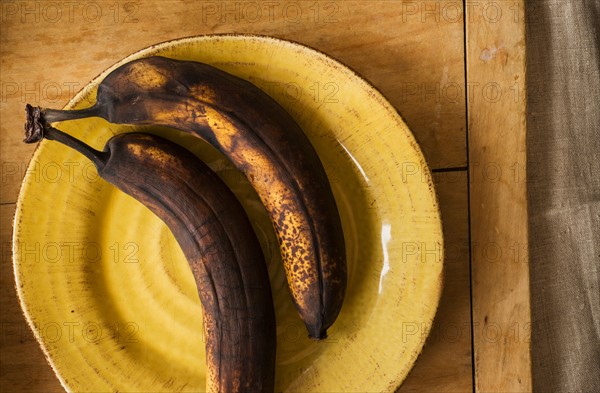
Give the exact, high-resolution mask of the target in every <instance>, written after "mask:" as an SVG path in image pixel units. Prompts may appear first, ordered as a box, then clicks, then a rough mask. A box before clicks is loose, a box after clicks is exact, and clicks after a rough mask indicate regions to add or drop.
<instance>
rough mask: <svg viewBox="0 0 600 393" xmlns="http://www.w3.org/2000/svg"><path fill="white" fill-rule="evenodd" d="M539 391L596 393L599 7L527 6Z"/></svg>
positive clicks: (599, 332)
mask: <svg viewBox="0 0 600 393" xmlns="http://www.w3.org/2000/svg"><path fill="white" fill-rule="evenodd" d="M526 15H527V78H528V79H527V83H528V85H527V86H528V109H527V112H528V114H527V134H528V135H527V149H528V153H527V161H528V162H527V175H528V198H529V233H530V234H529V247H530V248H529V253H530V263H531V309H532V367H533V387H534V391H535V392H600V287H599V281H600V1H599V0H595V1H581V0H574V1H569V0H559V1H557V0H530V1H528V2H526Z"/></svg>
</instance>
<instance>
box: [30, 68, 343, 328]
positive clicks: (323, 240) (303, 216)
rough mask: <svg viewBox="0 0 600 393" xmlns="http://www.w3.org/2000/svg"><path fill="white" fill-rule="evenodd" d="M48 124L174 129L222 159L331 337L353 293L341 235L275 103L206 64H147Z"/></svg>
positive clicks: (322, 183)
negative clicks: (87, 121) (265, 221)
mask: <svg viewBox="0 0 600 393" xmlns="http://www.w3.org/2000/svg"><path fill="white" fill-rule="evenodd" d="M41 114H42V117H43V118H44V119H45V120H44V121H46V122H48V123H53V122H56V121H64V120H69V119H78V118H84V117H90V116H98V117H102V118H104V119H106V120H108V121H109V122H112V123H119V124H138V125H144V124H146V125H151V124H154V125H163V126H168V127H173V128H177V129H179V130H182V131H186V132H189V133H192V134H194V135H196V136H199V137H200V138H202V139H204V140H206V141H207V142H209V143H211V144H212V145H213V146H215V147H216V148H217V149H218V150H220V151H221V152H222V153H224V154H225V155H226V156H227V157H228V158H229V159H230V160H231V161H232V162H233V163H234V165H236V167H237V168H238V169H239V170H241V171H242V172H243V173H244V174H245V175H246V177H247V178H248V180H249V181H250V183H251V184H252V185H253V187H254V188H255V189H256V191H257V193H258V195H259V197H260V198H261V200H262V202H263V204H264V205H265V207H266V210H267V212H268V214H269V216H270V218H271V221H272V223H273V226H274V228H275V232H276V234H277V238H278V240H279V244H280V249H281V253H282V258H283V262H284V266H285V271H286V275H287V281H288V286H289V288H290V291H291V294H292V297H293V299H294V302H295V304H296V308H297V310H298V312H299V314H300V317H301V318H302V320H303V321H304V323H305V325H306V327H307V329H308V332H309V335H310V336H311V337H312V338H315V339H322V338H325V337H326V331H327V328H328V327H329V326H331V324H333V322H334V321H335V319H336V318H337V315H338V314H339V311H340V309H341V307H342V301H343V297H344V292H345V288H346V250H345V245H344V236H343V232H342V226H341V222H340V218H339V214H338V210H337V206H336V203H335V200H334V198H333V193H332V191H331V187H330V185H329V182H328V180H327V176H326V174H325V170H324V169H323V166H322V164H321V162H320V160H319V157H318V156H317V154H316V152H315V150H314V148H313V147H312V146H311V144H310V142H309V140H308V138H307V137H306V136H305V135H304V133H303V132H302V130H301V129H300V127H299V126H298V124H297V123H296V122H295V121H294V120H293V119H292V118H291V117H290V116H289V114H288V113H287V112H286V111H285V110H284V109H283V108H282V107H281V106H280V105H279V104H277V103H276V102H275V101H274V100H273V99H271V98H270V97H269V96H268V95H267V94H265V93H264V92H263V91H261V90H260V89H258V88H257V87H256V86H254V85H253V84H251V83H249V82H247V81H244V80H242V79H240V78H237V77H235V76H233V75H230V74H228V73H225V72H223V71H221V70H218V69H216V68H214V67H212V66H209V65H207V64H202V63H198V62H191V61H178V60H173V59H168V58H164V57H148V58H143V59H139V60H134V61H131V62H129V63H127V64H124V65H122V66H121V67H119V68H117V69H115V70H114V71H113V72H111V73H110V74H109V75H108V76H107V77H106V78H105V79H104V80H103V81H102V83H101V84H100V85H99V87H98V93H97V97H96V103H95V105H93V106H92V107H90V108H87V109H82V110H74V111H61V110H52V109H44V110H42V111H41Z"/></svg>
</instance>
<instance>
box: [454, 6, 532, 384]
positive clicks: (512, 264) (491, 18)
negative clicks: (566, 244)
mask: <svg viewBox="0 0 600 393" xmlns="http://www.w3.org/2000/svg"><path fill="white" fill-rule="evenodd" d="M478 4H479V6H478V7H477V8H476V7H471V8H472V9H469V8H467V19H466V20H467V24H466V26H467V37H468V39H467V80H468V82H469V83H470V84H471V85H472V86H473V87H474V88H473V89H472V90H471V91H469V92H468V113H469V115H468V121H469V123H468V124H469V128H468V135H469V171H470V179H471V181H470V195H471V203H470V214H471V241H472V283H471V285H472V292H473V327H474V328H473V340H474V352H475V353H474V356H475V387H476V390H477V391H478V392H500V391H502V392H527V391H531V359H530V344H529V343H530V341H529V337H530V305H529V270H528V258H527V196H526V188H525V131H526V124H525V103H524V102H525V101H524V99H525V97H524V93H525V36H524V18H523V12H522V11H523V3H522V2H521V1H513V2H504V1H502V2H492V1H483V2H480V3H478ZM484 10H487V11H484Z"/></svg>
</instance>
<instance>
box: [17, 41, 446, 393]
mask: <svg viewBox="0 0 600 393" xmlns="http://www.w3.org/2000/svg"><path fill="white" fill-rule="evenodd" d="M219 38H224V39H227V38H234V39H242V40H243V39H254V40H259V41H262V42H263V43H267V42H269V41H270V42H274V43H279V44H282V45H291V46H293V47H297V48H299V49H300V50H302V51H304V52H306V51H309V52H312V53H313V54H316V55H318V56H320V57H322V58H324V59H325V60H326V61H328V62H332V63H333V64H335V65H336V66H337V69H338V70H341V71H347V72H350V73H351V74H352V75H353V76H354V77H355V78H356V79H357V80H358V81H360V83H362V84H364V85H365V86H366V87H367V88H368V89H370V90H371V91H373V92H374V93H375V96H374V98H376V100H377V102H378V103H380V104H382V105H383V107H384V108H385V109H386V111H388V112H389V113H391V114H392V115H393V116H395V117H397V118H398V119H399V120H400V122H401V123H403V124H404V125H405V126H406V132H404V135H405V136H406V137H407V138H408V142H409V143H410V145H411V147H412V148H413V149H414V152H415V155H416V157H418V159H419V163H420V164H421V169H422V171H423V173H422V176H423V178H424V179H425V180H426V184H427V186H428V189H429V193H430V196H431V199H432V202H433V203H432V208H434V209H435V213H436V220H435V221H436V224H437V225H436V227H437V231H438V233H439V234H440V237H439V239H437V240H439V241H440V263H441V269H440V271H439V276H438V277H435V280H434V279H432V281H436V283H437V285H435V288H434V291H433V292H434V293H433V295H434V296H433V297H434V298H435V304H431V305H430V306H431V310H432V311H431V312H429V313H428V315H427V320H428V322H429V329H428V331H427V334H424V335H422V339H421V340H420V343H419V345H418V349H417V351H416V352H415V354H414V356H411V357H410V361H409V362H407V364H406V365H407V366H408V367H407V372H406V373H404V374H403V375H400V376H399V380H397V379H396V377H397V376H398V375H394V377H393V378H392V379H391V380H390V383H389V384H388V390H386V391H388V392H395V391H396V390H397V389H398V388H400V386H401V385H402V384H403V382H404V381H405V380H406V378H407V376H408V375H409V374H410V371H411V370H412V369H413V367H414V365H415V362H416V360H417V358H418V357H419V356H420V354H421V353H422V352H423V348H424V346H425V343H426V341H427V338H428V337H429V335H430V334H431V327H432V325H433V322H434V319H435V317H436V316H437V311H438V308H439V305H440V299H441V295H442V291H443V288H444V284H445V283H444V280H445V269H446V261H445V246H444V245H445V238H444V233H443V225H442V223H443V221H442V220H443V217H442V214H441V209H440V204H439V198H438V193H437V190H436V186H435V184H434V181H433V172H432V170H431V168H430V166H429V164H428V163H427V160H426V158H425V155H424V154H423V150H422V149H421V146H420V145H419V143H418V142H417V140H416V138H415V136H414V134H413V132H412V131H411V129H410V128H409V126H408V124H407V122H406V121H405V119H404V118H403V116H402V114H401V113H400V111H399V110H398V109H397V108H396V107H394V106H393V105H392V104H391V103H390V102H389V101H388V99H387V98H386V97H385V95H384V94H383V93H382V92H381V91H380V90H379V89H378V88H377V87H375V86H374V85H373V84H372V83H371V82H370V81H369V80H368V79H367V78H365V77H363V76H362V75H361V74H360V73H359V72H358V71H356V70H355V69H353V68H352V67H351V66H349V65H347V64H346V63H344V62H342V61H340V60H338V59H336V58H334V57H333V56H331V55H329V54H327V53H325V52H323V51H321V50H319V49H318V48H315V47H313V46H311V45H308V44H305V43H301V42H299V41H296V40H291V39H287V38H286V39H284V38H279V37H275V36H272V35H266V34H255V33H248V34H246V33H211V34H199V35H191V36H184V37H179V38H173V39H169V40H165V41H161V42H158V43H155V44H152V45H149V46H146V47H143V48H141V49H138V50H136V51H134V52H132V53H130V54H129V55H127V56H125V57H123V58H121V59H120V60H117V61H116V62H115V63H113V64H112V65H111V66H109V67H107V68H105V69H104V70H103V71H101V72H100V73H98V74H97V75H96V76H94V77H93V78H91V79H90V80H89V81H88V82H86V84H85V85H84V86H83V87H82V88H81V89H80V90H79V91H78V92H77V93H75V94H74V95H73V97H71V98H70V99H69V101H68V102H67V103H66V104H65V105H64V106H63V109H71V108H72V107H73V106H74V105H76V104H78V103H79V102H81V101H82V100H83V99H84V98H85V97H86V96H87V95H88V94H89V93H90V91H91V90H93V89H94V88H96V86H97V85H98V84H99V83H100V82H101V79H103V78H104V77H106V75H108V74H109V73H110V72H112V71H113V70H114V69H116V68H118V67H120V66H121V65H123V64H125V63H126V62H128V61H131V60H133V59H137V58H143V57H148V56H152V55H157V53H156V52H157V51H160V50H161V49H163V48H169V47H170V46H175V45H181V44H184V43H186V42H197V41H201V40H210V39H219ZM396 132H397V131H396ZM45 143H47V141H45V140H43V141H41V142H40V143H38V144H37V145H36V147H35V149H34V151H33V153H32V156H31V159H30V161H29V163H28V164H27V169H28V171H27V172H26V176H25V177H24V178H23V180H22V182H21V186H20V188H19V194H18V197H17V201H16V203H15V212H14V217H13V221H12V224H13V230H12V236H11V248H12V249H11V253H12V261H13V263H12V265H13V266H12V269H13V274H14V278H15V288H16V292H17V298H18V301H19V305H20V309H21V313H22V314H23V315H24V317H25V320H26V321H27V325H28V326H29V328H30V329H31V331H32V332H33V334H34V337H35V339H36V342H37V343H38V345H39V347H40V348H41V349H42V351H43V353H44V357H45V360H46V362H47V363H48V364H49V365H50V366H51V368H52V371H53V372H54V374H55V375H56V377H57V379H58V380H59V382H60V384H61V386H62V387H63V388H64V389H65V390H66V391H70V390H69V387H68V386H67V383H66V381H65V380H64V377H63V376H62V375H61V374H60V373H59V371H58V369H57V367H56V365H55V363H54V361H53V359H52V357H51V356H50V353H49V350H48V348H47V346H46V344H45V343H44V341H43V340H42V338H41V337H40V336H39V335H38V334H37V333H36V329H35V327H34V325H33V318H32V316H31V315H30V310H29V309H28V308H27V307H26V305H25V302H24V295H23V292H22V289H21V288H22V284H21V281H20V278H19V269H18V266H19V264H20V263H18V261H20V260H21V258H20V256H19V252H18V232H19V227H20V217H21V215H22V207H23V206H22V204H23V198H25V194H26V193H27V189H28V188H29V184H28V181H27V180H28V177H27V173H29V169H30V166H31V165H32V163H34V161H35V159H36V157H37V156H38V155H39V154H40V153H39V151H40V146H41V145H42V144H45Z"/></svg>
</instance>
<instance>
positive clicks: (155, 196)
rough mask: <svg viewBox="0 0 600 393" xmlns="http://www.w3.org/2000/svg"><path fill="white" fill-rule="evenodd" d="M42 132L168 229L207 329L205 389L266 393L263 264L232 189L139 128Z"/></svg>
mask: <svg viewBox="0 0 600 393" xmlns="http://www.w3.org/2000/svg"><path fill="white" fill-rule="evenodd" d="M44 136H45V138H47V139H53V140H57V141H59V142H62V143H63V144H65V145H67V146H70V147H72V148H74V149H76V150H78V151H79V152H81V153H82V154H84V155H85V156H86V157H88V158H90V159H91V160H92V161H93V162H94V163H95V164H96V167H97V169H98V173H99V175H100V176H101V177H102V178H104V179H105V180H107V181H108V182H110V183H112V184H113V185H115V186H116V187H117V188H119V189H121V190H122V191H124V192H125V193H127V194H129V195H131V196H133V197H134V198H135V199H137V200H138V201H140V202H141V203H143V204H144V205H145V206H147V207H148V208H149V209H150V210H151V211H152V212H154V213H155V214H156V215H157V216H158V217H160V218H161V219H162V220H163V221H164V222H165V223H166V224H167V226H168V227H169V228H170V229H171V231H172V232H173V234H174V235H175V238H176V239H177V241H178V243H179V245H180V246H181V248H182V250H183V252H184V254H185V256H186V258H187V260H188V262H189V265H190V267H191V270H192V272H193V274H194V278H195V279H196V284H197V287H198V293H199V296H200V300H201V302H202V308H203V316H204V329H205V335H206V356H207V359H206V363H207V391H209V392H222V393H225V392H272V391H273V390H274V375H275V346H276V342H275V341H276V331H275V312H274V309H273V299H272V296H271V289H270V284H269V277H268V273H267V267H266V263H265V261H264V258H263V254H262V251H261V248H260V245H259V243H258V240H257V238H256V236H255V234H254V232H253V229H252V226H251V224H250V222H249V220H248V218H247V216H246V214H245V212H244V210H243V208H242V206H241V205H240V204H239V202H238V201H237V199H236V198H235V196H234V195H233V193H232V192H231V191H230V190H229V189H228V188H227V186H226V185H225V184H224V183H223V182H222V181H221V180H220V179H219V178H218V176H217V175H216V174H214V173H213V172H212V171H211V170H210V169H209V168H208V167H207V166H206V165H204V164H203V163H202V162H201V161H200V160H199V159H198V158H197V157H196V156H194V155H193V154H192V153H190V152H189V151H187V150H185V149H184V148H182V147H180V146H178V145H176V144H174V143H173V142H170V141H167V140H165V139H162V138H159V137H156V136H153V135H149V134H141V133H130V134H122V135H118V136H115V137H113V138H111V139H110V140H109V141H108V143H107V144H106V147H105V149H104V151H97V150H94V149H93V148H91V147H89V146H87V145H86V144H84V143H83V142H81V141H79V140H77V139H75V138H73V137H71V136H70V135H68V134H65V133H63V132H61V131H59V130H57V129H55V128H52V127H49V126H47V125H46V126H44Z"/></svg>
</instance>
